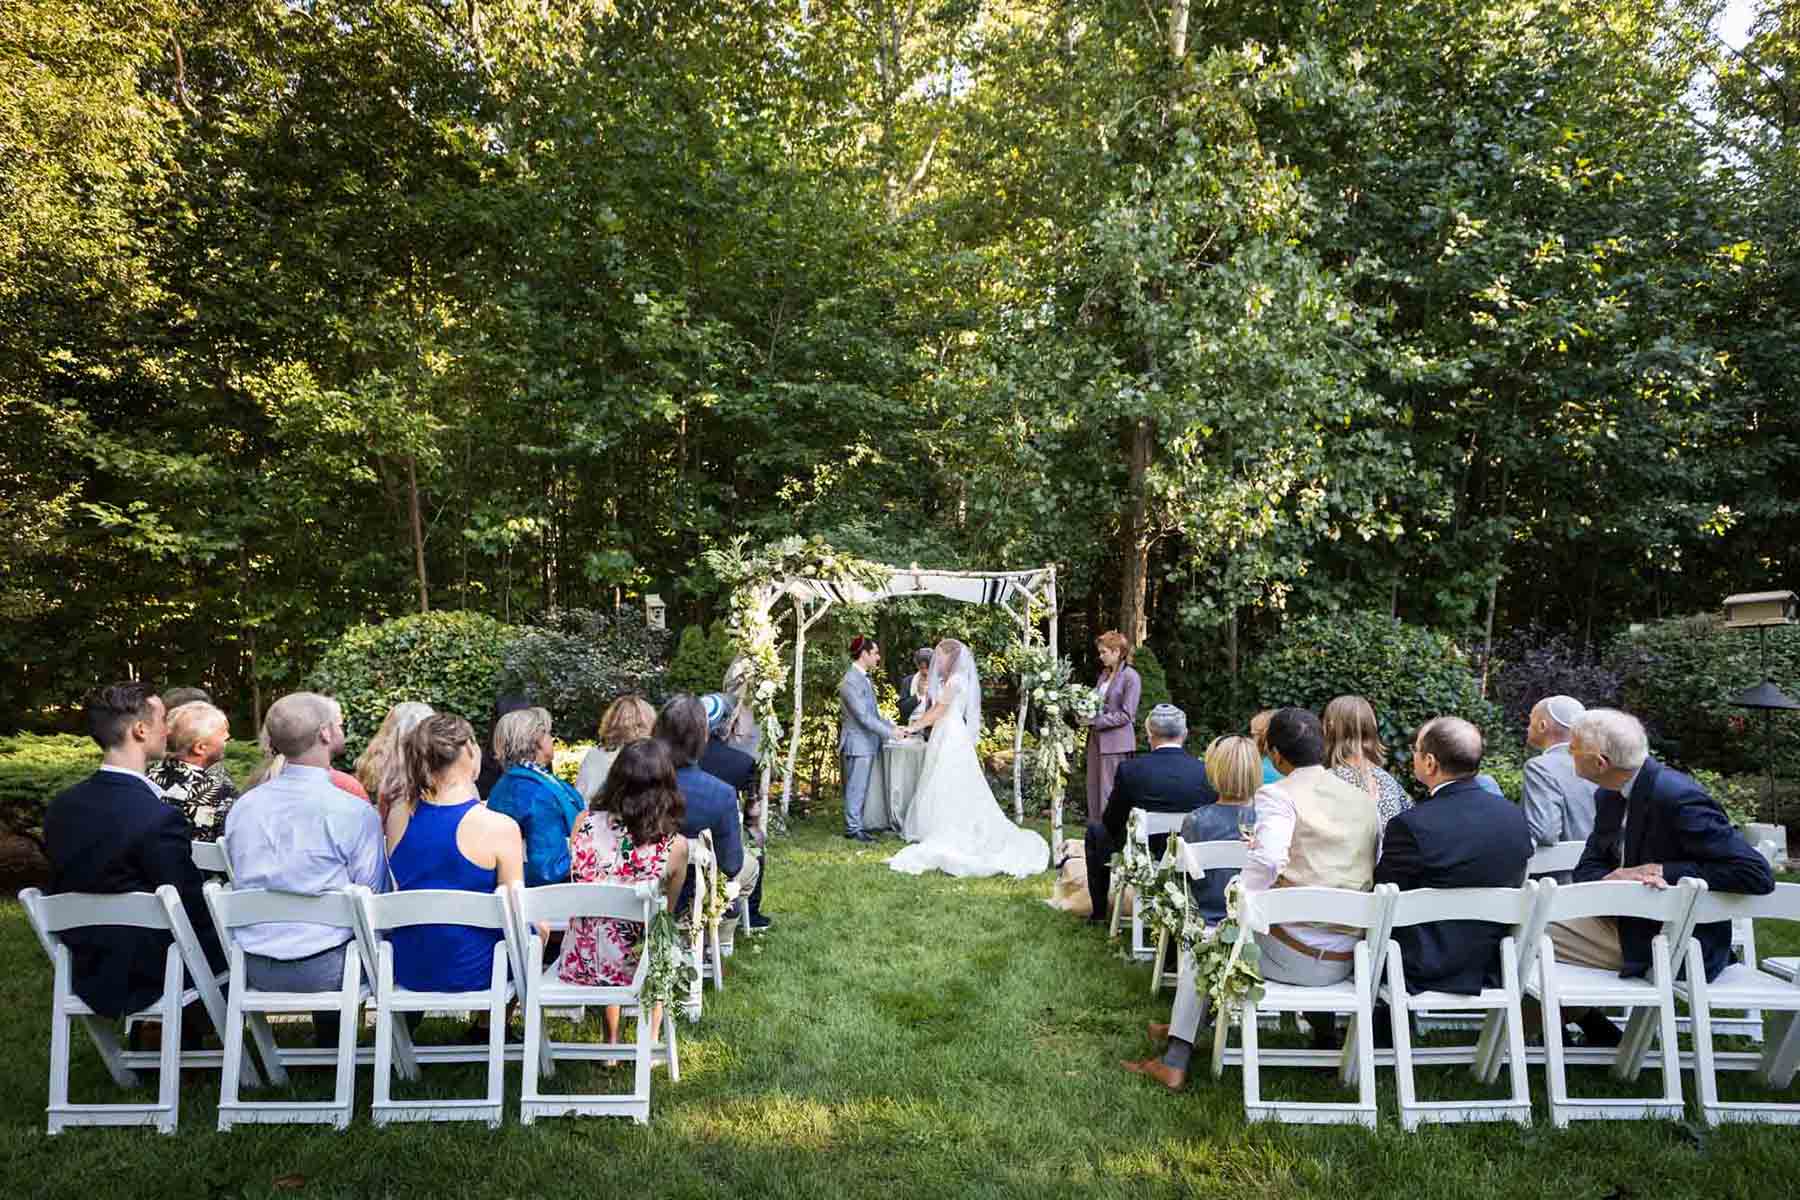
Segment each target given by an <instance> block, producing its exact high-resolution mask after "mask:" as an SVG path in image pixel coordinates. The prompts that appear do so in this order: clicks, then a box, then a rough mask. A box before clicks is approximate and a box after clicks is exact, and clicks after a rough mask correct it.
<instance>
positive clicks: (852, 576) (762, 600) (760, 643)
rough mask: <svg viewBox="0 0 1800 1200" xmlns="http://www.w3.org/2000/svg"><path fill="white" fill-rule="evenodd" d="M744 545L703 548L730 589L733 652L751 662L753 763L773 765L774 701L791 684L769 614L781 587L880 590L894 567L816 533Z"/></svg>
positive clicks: (777, 723) (776, 748)
mask: <svg viewBox="0 0 1800 1200" xmlns="http://www.w3.org/2000/svg"><path fill="white" fill-rule="evenodd" d="M748 543H749V538H748V536H740V537H737V538H734V539H732V541H730V542H729V543H727V544H726V545H724V546H720V547H715V548H714V549H711V550H708V551H706V554H705V559H706V564H707V566H709V567H711V568H712V571H713V573H714V574H715V575H717V576H718V577H719V579H720V580H721V581H722V582H724V583H725V584H726V585H727V586H729V587H730V588H731V610H730V615H729V616H728V618H727V619H726V623H725V624H726V629H727V631H728V633H729V635H730V638H731V644H732V648H733V650H734V651H735V652H736V653H737V655H738V656H739V657H741V658H742V659H744V660H745V661H746V662H747V663H748V664H749V667H748V670H747V671H746V673H745V678H744V682H743V685H742V686H743V695H744V697H745V699H746V700H747V701H748V702H749V703H750V704H751V705H752V706H753V708H754V711H755V713H756V723H757V726H758V728H760V729H761V730H762V744H761V746H760V747H758V750H757V762H758V763H759V764H760V765H762V766H772V765H774V764H775V763H776V762H777V761H778V759H779V757H780V754H781V745H782V737H783V736H784V730H783V728H782V724H781V717H780V715H779V714H778V713H777V712H776V711H775V701H776V699H777V698H778V697H779V696H780V695H781V692H782V690H783V689H784V688H786V687H787V686H788V682H789V679H788V675H789V672H788V667H787V664H786V663H784V662H783V661H782V659H781V652H780V645H781V635H780V633H779V632H778V631H777V629H776V627H775V618H774V613H773V609H774V607H775V602H776V601H777V600H778V599H780V598H781V596H782V594H783V592H782V587H783V585H784V584H786V583H787V582H788V581H789V580H793V579H805V580H812V581H817V582H819V583H828V584H832V585H834V586H838V587H844V586H851V587H857V586H860V587H865V588H869V589H871V590H875V591H879V590H880V589H881V588H884V587H886V586H887V582H888V580H889V579H890V578H892V577H893V569H892V568H891V567H886V566H883V565H882V564H880V563H876V562H870V561H869V560H868V559H865V558H858V557H856V556H855V555H852V554H845V553H843V552H841V551H839V550H836V549H833V548H832V546H831V544H830V543H828V542H826V541H825V540H824V539H823V538H820V537H816V536H815V537H810V538H803V537H800V536H799V535H794V536H792V537H785V538H782V539H781V540H780V541H778V542H773V543H771V544H769V545H767V546H764V547H763V548H762V549H761V550H758V551H757V552H756V553H754V554H751V553H749V552H748V551H747V549H746V547H747V545H748Z"/></svg>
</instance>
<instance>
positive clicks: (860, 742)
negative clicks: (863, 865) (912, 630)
mask: <svg viewBox="0 0 1800 1200" xmlns="http://www.w3.org/2000/svg"><path fill="white" fill-rule="evenodd" d="M880 662H881V647H880V646H878V645H876V644H875V639H874V638H868V637H854V638H851V639H850V667H849V669H848V670H846V671H845V672H844V678H843V679H842V680H840V681H839V682H838V703H839V704H840V705H841V706H842V708H843V718H842V720H841V721H840V722H839V724H840V725H841V726H842V729H843V732H841V733H840V734H839V735H838V753H839V754H840V755H842V756H843V761H844V836H845V837H847V838H850V839H852V840H854V841H858V842H872V841H874V840H875V839H874V838H872V837H870V836H869V834H868V832H867V831H866V830H864V829H863V801H864V800H866V799H867V798H868V795H869V777H870V775H871V774H872V773H873V771H874V769H875V756H876V755H878V754H880V753H881V744H882V742H884V741H886V740H887V739H888V738H898V737H901V736H903V735H902V733H901V731H900V730H899V729H897V728H895V726H894V723H893V722H892V721H889V720H888V719H887V718H886V717H884V716H882V715H881V710H880V709H878V708H877V707H876V706H875V683H874V681H873V680H871V679H870V678H869V672H870V671H873V670H874V669H875V667H876V665H877V664H878V663H880Z"/></svg>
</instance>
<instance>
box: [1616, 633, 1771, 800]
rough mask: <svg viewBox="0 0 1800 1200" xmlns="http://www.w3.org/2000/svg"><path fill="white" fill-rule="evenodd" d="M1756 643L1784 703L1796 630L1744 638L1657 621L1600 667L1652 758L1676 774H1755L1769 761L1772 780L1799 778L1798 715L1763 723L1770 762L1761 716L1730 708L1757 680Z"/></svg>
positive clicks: (1622, 642) (1620, 643) (1627, 638)
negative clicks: (1614, 677) (1610, 673)
mask: <svg viewBox="0 0 1800 1200" xmlns="http://www.w3.org/2000/svg"><path fill="white" fill-rule="evenodd" d="M1764 638H1766V639H1767V642H1768V674H1769V675H1770V676H1771V677H1772V678H1773V679H1774V680H1775V682H1776V684H1777V686H1779V687H1780V688H1781V690H1782V691H1784V692H1786V693H1787V694H1788V695H1790V696H1793V695H1795V694H1796V692H1800V629H1794V628H1777V629H1770V630H1767V631H1765V632H1763V633H1749V632H1746V631H1744V630H1738V629H1726V628H1725V627H1724V623H1723V621H1722V620H1721V619H1720V618H1719V617H1717V616H1713V615H1701V616H1695V617H1681V618H1674V619H1671V620H1666V621H1658V622H1656V623H1654V624H1652V625H1646V626H1643V627H1641V628H1639V629H1637V630H1635V631H1632V632H1628V633H1625V634H1623V635H1621V636H1620V637H1619V638H1618V639H1617V640H1616V641H1615V642H1614V643H1613V645H1612V647H1611V649H1610V650H1609V652H1608V655H1607V661H1608V664H1609V665H1610V666H1611V667H1612V668H1613V669H1614V670H1616V671H1618V672H1619V674H1620V677H1621V686H1620V696H1619V702H1620V706H1621V707H1623V708H1624V709H1626V710H1627V711H1628V712H1630V713H1632V714H1633V715H1635V716H1636V717H1637V718H1638V719H1639V720H1641V721H1643V722H1644V725H1645V727H1646V729H1647V730H1648V731H1649V733H1650V737H1651V745H1652V746H1653V747H1654V748H1655V749H1656V751H1657V753H1658V754H1660V755H1662V756H1664V757H1666V758H1668V759H1670V760H1671V761H1674V762H1676V763H1679V764H1681V765H1682V766H1683V768H1684V769H1688V770H1692V769H1695V768H1705V769H1710V770H1714V771H1719V772H1723V773H1726V774H1732V773H1739V772H1756V771H1761V770H1762V769H1763V768H1764V766H1765V763H1766V761H1767V759H1768V758H1769V757H1773V760H1774V767H1775V773H1776V774H1777V775H1786V776H1790V777H1791V776H1794V775H1797V774H1800V714H1796V713H1776V714H1775V717H1774V719H1773V720H1772V721H1770V723H1769V724H1770V727H1771V733H1772V738H1771V742H1772V745H1773V746H1774V750H1773V754H1772V756H1771V755H1768V754H1766V753H1765V750H1764V746H1765V743H1764V741H1763V738H1764V733H1763V718H1762V715H1761V714H1760V713H1755V712H1751V711H1749V710H1747V709H1742V708H1737V707H1735V706H1733V705H1732V704H1731V698H1732V697H1733V696H1736V695H1737V694H1738V693H1740V692H1742V691H1743V690H1744V689H1746V688H1749V687H1752V686H1754V685H1755V684H1756V683H1758V682H1759V681H1760V680H1761V679H1762V678H1763V674H1764V671H1763V665H1762V654H1761V648H1760V647H1759V646H1758V642H1759V641H1760V640H1762V639H1764Z"/></svg>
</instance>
